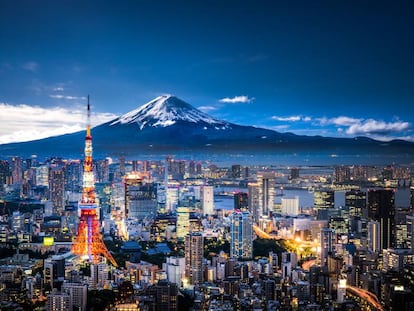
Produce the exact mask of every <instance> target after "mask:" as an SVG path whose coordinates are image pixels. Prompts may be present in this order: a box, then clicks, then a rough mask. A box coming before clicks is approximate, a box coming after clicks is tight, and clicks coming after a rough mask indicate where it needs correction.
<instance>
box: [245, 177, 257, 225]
mask: <svg viewBox="0 0 414 311" xmlns="http://www.w3.org/2000/svg"><path fill="white" fill-rule="evenodd" d="M247 189H248V196H247V199H248V206H249V212H250V213H251V214H252V216H253V221H254V222H255V223H257V222H258V221H259V198H260V197H259V184H258V183H249V184H248V185H247Z"/></svg>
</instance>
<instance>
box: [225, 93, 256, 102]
mask: <svg viewBox="0 0 414 311" xmlns="http://www.w3.org/2000/svg"><path fill="white" fill-rule="evenodd" d="M252 101H254V97H251V98H249V96H246V95H240V96H234V97H233V98H230V97H225V98H222V99H220V100H219V102H220V103H225V104H237V103H251V102H252Z"/></svg>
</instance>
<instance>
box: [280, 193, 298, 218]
mask: <svg viewBox="0 0 414 311" xmlns="http://www.w3.org/2000/svg"><path fill="white" fill-rule="evenodd" d="M281 203H282V215H288V216H297V215H299V212H300V209H299V197H298V196H296V197H294V198H282V199H281Z"/></svg>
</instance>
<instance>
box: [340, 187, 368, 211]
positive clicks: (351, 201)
mask: <svg viewBox="0 0 414 311" xmlns="http://www.w3.org/2000/svg"><path fill="white" fill-rule="evenodd" d="M345 207H346V208H347V209H348V210H349V217H359V218H361V217H363V216H364V215H363V211H364V210H365V208H366V207H367V193H366V192H364V191H360V190H350V191H346V192H345ZM365 216H366V215H365Z"/></svg>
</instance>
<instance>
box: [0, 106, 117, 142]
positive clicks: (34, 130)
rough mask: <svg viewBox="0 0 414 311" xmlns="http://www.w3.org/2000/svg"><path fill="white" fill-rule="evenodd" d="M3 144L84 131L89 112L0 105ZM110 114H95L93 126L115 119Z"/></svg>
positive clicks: (93, 115) (0, 126)
mask: <svg viewBox="0 0 414 311" xmlns="http://www.w3.org/2000/svg"><path fill="white" fill-rule="evenodd" d="M0 111H1V112H2V113H1V114H0V144H5V143H10V142H22V141H29V140H35V139H41V138H45V137H50V136H56V135H62V134H66V133H73V132H77V131H80V130H83V129H85V126H86V112H85V111H84V110H83V109H81V108H74V109H68V108H62V107H54V108H43V107H39V106H29V105H11V104H7V103H0ZM116 117H117V116H116V115H113V114H110V113H93V114H92V116H91V123H92V124H91V125H92V126H96V125H98V124H101V123H104V122H107V121H110V120H112V119H114V118H116Z"/></svg>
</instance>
